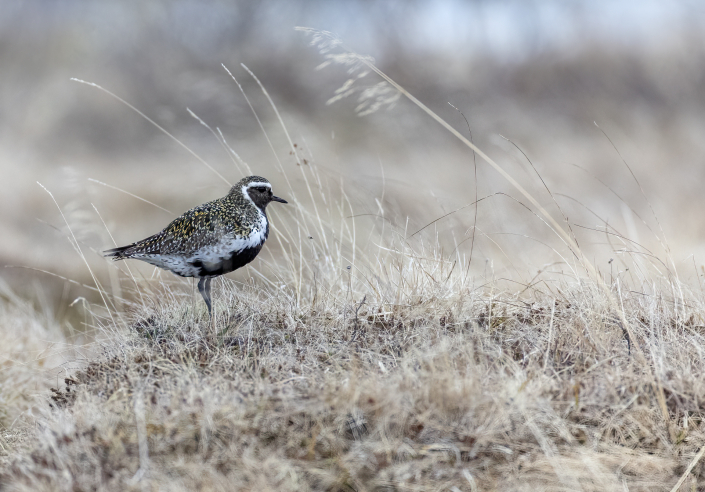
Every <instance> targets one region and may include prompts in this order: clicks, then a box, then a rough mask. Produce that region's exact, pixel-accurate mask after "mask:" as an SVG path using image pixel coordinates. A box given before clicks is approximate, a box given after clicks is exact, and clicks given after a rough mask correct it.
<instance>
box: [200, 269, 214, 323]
mask: <svg viewBox="0 0 705 492" xmlns="http://www.w3.org/2000/svg"><path fill="white" fill-rule="evenodd" d="M198 292H200V293H201V296H203V300H204V301H206V306H208V316H210V315H211V279H210V277H201V278H200V279H199V280H198Z"/></svg>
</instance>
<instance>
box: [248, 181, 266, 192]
mask: <svg viewBox="0 0 705 492" xmlns="http://www.w3.org/2000/svg"><path fill="white" fill-rule="evenodd" d="M246 187H247V188H259V187H264V188H269V189H270V190H271V189H272V185H271V184H270V183H261V182H255V183H248V184H247V186H246ZM244 189H245V187H243V190H244Z"/></svg>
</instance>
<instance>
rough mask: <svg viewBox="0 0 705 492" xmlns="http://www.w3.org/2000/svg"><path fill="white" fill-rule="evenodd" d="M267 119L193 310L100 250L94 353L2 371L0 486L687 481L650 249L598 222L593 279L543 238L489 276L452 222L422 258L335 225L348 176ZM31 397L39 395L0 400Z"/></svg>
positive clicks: (658, 270) (683, 357) (683, 311)
mask: <svg viewBox="0 0 705 492" xmlns="http://www.w3.org/2000/svg"><path fill="white" fill-rule="evenodd" d="M332 47H335V46H332ZM353 59H354V58H344V60H348V61H349V60H353ZM356 60H357V61H358V62H362V63H363V64H365V63H367V62H369V60H367V59H356ZM333 61H335V60H333ZM366 66H369V65H366ZM349 89H350V84H349V85H348V86H346V90H349ZM378 89H379V88H378ZM377 93H381V94H383V98H384V100H383V101H381V102H380V104H382V105H384V104H386V103H388V102H396V98H394V97H393V96H390V92H389V91H388V90H387V89H386V88H385V90H383V91H379V90H378V91H377ZM341 94H342V92H341ZM270 101H271V99H270ZM272 106H273V104H272ZM374 106H375V104H374V103H370V104H365V105H364V106H363V107H362V108H361V109H362V110H363V111H366V110H367V109H369V108H371V107H374ZM275 109H276V108H275ZM253 110H254V109H253ZM277 117H278V119H279V120H280V121H281V123H282V127H283V131H284V132H285V134H286V140H287V141H288V142H289V144H290V151H291V156H292V159H291V161H292V162H281V161H279V162H278V164H279V168H280V171H281V172H282V176H281V177H280V182H283V181H285V182H287V183H292V182H294V181H295V180H298V181H297V182H298V183H299V185H298V186H295V185H291V186H289V188H288V189H286V188H285V189H284V190H283V191H282V192H281V195H282V196H285V197H286V198H287V199H288V200H289V201H290V203H291V205H292V206H291V207H282V208H279V209H276V208H272V210H271V215H270V218H271V219H272V223H273V226H274V228H273V231H272V238H270V239H269V243H268V248H267V249H266V251H265V252H263V254H262V255H261V256H260V258H258V259H257V260H256V262H255V263H253V264H252V266H249V267H247V269H246V270H244V271H242V272H240V273H238V274H237V275H236V278H237V279H238V280H231V279H224V280H219V281H217V282H216V283H215V284H214V293H213V299H214V315H215V318H214V320H215V321H214V323H211V322H210V321H209V319H208V317H207V313H206V311H205V308H204V305H203V303H202V301H201V300H200V298H199V297H198V295H197V294H196V296H195V297H194V292H193V289H192V288H188V282H187V281H184V280H180V279H176V278H175V277H173V276H171V275H167V274H162V273H159V272H155V273H154V274H153V275H152V277H153V278H150V277H149V275H145V272H151V270H144V269H140V268H139V267H137V266H136V265H134V264H132V267H131V269H130V270H129V271H128V270H127V269H126V268H127V266H128V265H127V264H124V263H119V264H114V263H107V262H106V263H104V264H103V266H104V267H105V268H107V271H108V272H111V274H112V281H111V282H105V281H103V284H104V285H111V287H110V288H109V289H107V288H103V287H102V286H101V284H99V283H98V280H97V279H105V278H106V277H108V275H107V274H105V272H97V271H95V270H94V271H93V273H92V275H95V277H94V278H95V279H96V286H97V287H96V288H98V289H100V291H101V294H102V296H103V300H102V301H101V303H100V304H94V305H88V306H86V316H87V317H88V318H87V319H88V325H89V326H90V327H92V328H93V329H94V331H95V333H96V337H95V341H94V342H93V343H92V344H91V345H90V348H91V350H92V351H93V352H94V353H100V355H97V356H92V357H90V358H89V359H88V360H86V361H84V363H83V364H81V367H80V368H79V369H78V370H74V371H70V372H69V373H67V374H66V377H65V378H64V380H63V382H62V384H61V385H60V387H58V388H55V391H53V393H49V392H47V391H46V390H43V389H42V388H41V387H40V388H30V387H29V385H27V384H20V385H17V386H16V388H15V390H16V391H18V392H19V394H20V395H22V396H21V397H15V400H16V401H18V402H20V403H19V404H18V405H17V410H13V413H8V416H10V415H20V416H21V418H19V419H16V420H13V421H12V422H9V420H7V419H5V420H3V421H2V423H3V425H4V429H3V434H2V436H3V437H2V439H3V440H2V449H1V450H0V452H2V462H1V463H0V487H3V488H4V489H7V490H32V491H35V490H47V491H48V490H77V491H78V490H81V491H83V490H169V491H172V490H173V491H178V490H184V491H187V490H188V491H190V490H252V491H270V490H271V491H281V490H297V491H298V490H314V491H317V490H329V491H344V490H346V491H348V490H360V491H362V490H414V491H416V490H419V491H420V490H424V491H425V490H449V491H457V490H471V491H475V490H502V491H504V490H530V491H535V490H571V491H573V490H586V491H587V490H595V491H598V490H599V491H607V490H631V491H637V490H669V489H671V488H672V487H673V486H674V485H675V484H676V483H677V482H678V481H679V479H681V478H683V486H682V487H681V490H697V488H698V487H699V486H702V483H703V479H702V478H701V477H702V475H703V472H704V470H703V466H705V465H703V463H702V462H700V461H699V459H698V456H699V455H698V454H697V453H698V451H699V450H700V449H701V447H702V446H703V443H705V432H704V429H705V428H704V423H703V409H702V406H703V401H705V383H704V382H703V381H702V377H701V375H702V374H703V372H704V371H705V350H704V348H705V345H704V344H703V341H704V338H703V337H704V335H705V306H703V304H702V299H701V294H700V293H698V292H694V291H691V290H690V288H689V286H688V285H687V284H685V283H683V282H681V281H680V280H679V279H678V277H677V276H676V275H675V273H674V271H675V268H673V269H671V266H672V261H671V260H670V259H669V258H668V257H667V255H666V257H665V259H664V260H660V259H657V258H654V257H652V256H649V255H648V254H646V253H645V252H644V251H638V245H637V246H635V245H633V244H632V243H629V242H628V241H627V240H626V239H623V238H620V237H619V236H616V237H615V238H614V240H615V241H616V242H619V241H622V242H623V244H622V246H627V244H628V245H629V248H630V249H629V250H625V251H622V254H621V256H620V260H619V263H620V264H619V266H617V265H616V263H617V262H615V265H614V266H615V270H614V272H610V274H609V275H607V274H602V273H599V272H597V271H595V270H594V269H593V268H592V267H591V266H590V264H589V262H588V261H587V260H586V259H585V252H584V251H582V250H580V249H579V247H578V245H577V244H575V241H574V239H575V238H574V237H573V236H571V235H570V234H569V232H567V231H563V232H556V237H557V238H558V240H556V241H554V242H555V245H552V246H549V249H552V251H553V253H552V254H551V255H550V256H551V258H550V260H551V261H555V260H556V258H557V257H558V258H562V259H560V260H559V261H556V262H555V263H553V264H552V265H549V266H547V267H545V268H543V269H542V271H540V272H539V273H538V274H536V276H535V277H534V278H533V279H532V280H530V281H523V282H520V281H519V280H517V279H514V280H513V282H515V283H509V282H507V281H506V280H502V279H499V278H497V277H496V275H495V272H494V271H493V270H492V268H491V266H490V267H487V268H484V269H482V267H481V266H480V268H478V266H477V265H471V264H469V262H470V256H469V254H468V250H467V248H460V247H459V246H460V245H461V243H463V242H464V243H465V245H466V246H468V245H469V242H468V241H469V239H470V236H469V235H467V237H463V238H461V239H459V240H457V241H456V247H455V248H454V249H453V250H452V251H447V250H444V249H443V248H442V247H441V246H439V244H440V243H439V241H438V236H437V234H436V233H434V232H433V228H428V229H426V230H424V231H422V232H421V233H419V234H417V235H414V234H412V233H413V232H415V231H411V230H409V229H408V226H407V224H405V223H404V220H403V218H402V217H394V216H392V214H391V213H390V212H389V211H387V210H385V209H384V207H383V205H382V204H381V202H380V201H378V202H377V204H378V208H379V210H378V213H376V214H374V218H373V220H368V221H367V222H364V223H362V221H360V220H356V219H354V218H351V216H353V215H355V210H354V207H353V206H352V204H351V200H350V198H349V195H348V193H350V190H349V189H348V188H347V187H346V186H345V185H344V184H336V183H335V182H334V180H332V179H331V178H329V177H327V176H326V175H325V174H324V173H322V172H321V171H320V170H319V168H318V167H317V166H316V165H315V164H314V163H311V162H307V161H304V159H303V158H302V156H301V154H300V153H301V149H300V148H299V147H297V146H295V145H294V144H293V140H292V139H291V138H290V137H289V135H288V133H286V128H285V127H284V125H283V122H284V120H283V118H282V117H280V116H279V114H278V113H277ZM221 143H223V145H225V146H226V148H227V143H226V142H225V141H224V139H223V141H222V142H221ZM233 153H234V152H233ZM291 170H293V172H292V171H291ZM294 173H296V176H294ZM278 193H279V192H278ZM361 193H362V192H361ZM526 193H527V199H528V201H529V202H530V204H538V202H537V201H536V199H535V198H533V196H530V194H528V192H526ZM534 210H536V212H537V214H536V215H534V216H533V217H537V216H538V215H540V214H539V212H541V213H543V214H544V215H545V217H543V219H544V220H545V221H546V222H548V223H550V224H551V225H552V227H553V228H554V229H559V228H561V227H562V224H560V223H558V222H557V221H554V220H553V219H552V218H551V217H550V216H549V215H548V212H545V211H542V208H541V207H535V208H534ZM368 215H371V214H368ZM532 220H533V219H532ZM537 220H538V219H537ZM370 224H371V225H370ZM394 224H397V225H394ZM398 224H402V225H398ZM67 226H68V221H67ZM606 230H609V231H612V232H613V233H615V234H616V232H614V231H613V230H610V229H607V228H606ZM477 234H478V236H477V241H478V245H477V247H480V246H482V245H484V246H491V245H495V246H496V247H497V250H498V251H500V252H501V251H502V249H501V247H500V246H499V245H498V244H497V242H496V241H494V240H493V239H492V238H491V237H489V236H487V235H483V234H482V232H478V233H477ZM71 237H75V236H73V234H72V236H71ZM561 241H562V242H561ZM74 243H75V244H76V246H77V247H76V249H77V250H80V248H79V247H78V243H79V241H78V240H74ZM81 251H82V250H81ZM615 252H616V251H615ZM475 261H477V260H475ZM510 263H511V261H510ZM86 265H88V263H87V262H86ZM610 266H612V264H611V263H610ZM118 268H119V271H118V270H116V269H118ZM478 270H479V271H480V273H478ZM483 270H484V271H483ZM518 276H520V275H518ZM508 285H511V286H512V287H511V288H510V287H508ZM517 285H519V287H516V286H517ZM8 306H11V304H8ZM8 309H9V308H8ZM27 316H29V319H30V320H37V319H41V318H40V316H39V315H38V314H37V313H36V312H32V311H28V312H27ZM45 329H46V328H45ZM13 353H14V352H13ZM31 360H34V359H31ZM74 360H76V359H74ZM76 362H80V361H78V360H76ZM23 370H26V371H27V372H26V374H27V375H34V374H41V373H38V372H36V371H35V370H34V369H33V368H32V367H27V368H25V369H23ZM33 371H34V372H33ZM33 377H34V376H33ZM39 379H41V377H40V378H39ZM42 381H43V382H44V384H46V380H45V379H44V380H42ZM8 395H11V393H9V392H7V390H6V389H4V388H3V390H2V392H0V399H8V398H10V396H8ZM38 395H39V400H37V401H38V402H39V403H38V404H37V405H38V406H40V409H37V410H36V411H33V412H31V413H29V412H26V411H24V410H22V409H21V408H29V403H27V402H29V401H30V400H31V399H32V398H37V396H38ZM32 401H33V400H32ZM689 465H692V469H691V470H690V471H689V472H688V473H684V472H686V470H687V469H688V467H689Z"/></svg>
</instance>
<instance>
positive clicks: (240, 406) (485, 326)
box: [0, 282, 705, 491]
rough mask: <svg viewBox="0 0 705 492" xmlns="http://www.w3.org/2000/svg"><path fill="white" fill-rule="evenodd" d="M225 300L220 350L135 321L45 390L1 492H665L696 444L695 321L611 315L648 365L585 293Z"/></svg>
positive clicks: (597, 300)
mask: <svg viewBox="0 0 705 492" xmlns="http://www.w3.org/2000/svg"><path fill="white" fill-rule="evenodd" d="M430 287H431V286H430V285H426V289H430ZM422 293H423V292H420V293H419V294H422ZM217 294H218V297H219V299H220V301H219V303H218V305H217V309H218V311H219V312H220V314H219V315H218V318H217V323H216V325H215V330H216V331H214V328H213V326H212V325H211V324H210V323H209V321H208V320H207V315H206V313H205V311H204V309H203V308H202V306H198V308H199V309H197V310H196V311H195V312H194V310H193V301H192V300H191V299H190V298H189V297H188V296H187V295H185V294H182V295H181V296H180V297H181V298H178V297H179V296H177V299H176V300H173V301H168V303H167V304H166V305H165V306H163V307H162V308H163V309H162V311H161V312H159V311H155V310H152V309H142V310H139V311H136V312H133V313H131V314H129V315H127V316H126V317H125V320H129V328H128V329H124V330H120V331H119V334H116V335H114V336H113V337H111V340H110V342H109V343H106V344H105V345H104V352H103V354H102V355H101V356H99V357H97V358H95V359H94V360H92V361H91V362H90V363H88V364H87V365H86V366H85V367H84V368H83V369H82V370H80V371H78V372H75V373H73V374H71V375H70V376H68V377H66V378H65V379H64V384H63V385H62V386H61V388H60V389H59V388H56V389H55V391H54V393H53V396H52V397H51V401H49V402H48V405H47V409H45V410H44V412H43V413H42V416H41V417H39V418H37V420H36V426H35V429H34V430H33V432H32V434H33V435H32V436H31V437H28V436H27V432H25V433H24V434H22V439H23V442H22V443H21V444H17V445H16V446H14V445H13V443H12V442H11V441H10V442H9V443H6V444H5V446H6V449H7V446H9V447H10V449H13V448H14V449H13V453H12V454H13V456H12V459H8V456H7V455H6V456H5V466H4V467H3V468H2V475H0V483H3V484H5V485H6V487H7V490H57V489H60V490H97V489H100V490H116V489H119V488H122V487H124V486H128V487H131V488H134V489H135V490H137V489H141V490H341V491H342V490H454V489H453V487H456V488H457V489H459V490H530V489H536V488H537V487H538V488H540V489H542V490H622V489H623V488H624V487H627V488H628V490H663V488H664V487H666V486H669V485H672V484H674V483H675V482H676V481H677V480H678V478H679V476H680V474H682V473H683V471H684V470H685V468H686V466H687V465H688V463H689V462H690V461H691V460H692V458H693V456H694V455H695V454H696V452H697V451H698V448H699V447H700V445H701V443H702V442H703V438H705V435H704V432H703V422H702V416H703V396H704V395H705V384H704V383H703V382H702V378H701V377H700V374H702V372H703V370H705V367H704V366H705V363H704V362H703V361H704V360H705V359H704V358H703V354H702V338H703V331H704V330H705V326H703V323H702V320H701V319H700V314H699V313H702V306H699V305H689V306H687V307H680V308H678V309H677V308H676V307H674V304H673V303H672V302H669V301H667V300H665V299H663V298H658V297H654V296H643V295H640V294H630V295H625V296H622V298H621V301H622V303H623V304H624V309H625V314H626V317H627V319H628V320H629V321H630V322H631V323H633V330H634V334H635V335H636V340H633V341H631V342H632V343H633V344H638V345H639V348H640V349H641V350H642V351H643V352H644V354H645V355H646V356H647V358H648V360H649V362H650V364H649V365H648V366H644V365H642V364H639V363H638V362H637V361H636V359H635V356H634V355H633V348H634V347H632V353H631V354H630V347H629V343H628V340H627V338H626V337H625V334H624V331H623V330H622V328H621V326H620V322H619V321H618V320H617V319H616V318H615V317H614V313H612V312H611V311H610V307H609V306H610V303H609V302H608V300H607V299H606V298H605V296H604V293H603V292H602V291H601V290H599V289H597V288H596V287H594V286H592V287H590V286H583V287H582V288H572V289H571V288H569V287H568V286H566V287H565V289H561V290H560V291H559V295H558V296H555V297H551V296H544V295H541V294H540V293H538V291H535V292H534V293H533V294H532V296H528V297H527V296H523V297H519V296H516V295H512V294H510V293H508V292H496V293H494V294H491V293H488V292H487V291H485V292H483V293H477V292H475V293H473V292H469V291H465V292H457V293H455V294H453V295H447V296H435V295H433V294H434V293H433V292H429V291H426V292H425V294H427V299H428V300H427V301H425V302H423V301H417V302H415V303H411V304H401V305H396V306H390V305H389V304H385V303H379V302H378V301H377V300H374V299H367V300H366V301H365V302H364V303H360V302H359V301H358V302H355V303H350V302H337V301H336V300H334V299H332V298H329V299H328V300H326V301H319V302H317V303H316V304H313V303H312V302H311V299H304V300H303V301H302V302H301V303H300V304H299V305H296V304H294V303H292V302H291V298H290V296H288V295H287V294H286V293H277V292H276V291H267V292H266V294H265V293H263V291H262V289H259V288H254V287H246V286H245V287H242V286H237V285H234V284H233V283H232V282H224V283H223V284H222V285H221V288H220V289H218V292H217ZM530 297H533V299H531V298H530ZM651 371H655V373H656V376H657V378H658V381H659V382H660V384H661V385H662V387H663V391H664V394H665V395H666V405H667V412H668V419H667V420H664V418H663V414H662V412H661V409H660V406H659V400H658V397H657V391H658V389H657V388H656V387H655V386H654V385H653V384H652V381H653V379H652V377H651ZM49 406H50V407H51V408H50V409H49V408H48V407H49ZM18 435H19V434H18ZM27 441H29V442H27ZM702 472H703V470H702V465H700V464H698V465H697V466H696V468H695V470H694V475H693V477H697V476H700V475H701V473H702ZM692 483H693V484H695V483H696V481H695V479H693V482H692Z"/></svg>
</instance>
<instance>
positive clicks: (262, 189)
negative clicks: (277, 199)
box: [255, 186, 267, 193]
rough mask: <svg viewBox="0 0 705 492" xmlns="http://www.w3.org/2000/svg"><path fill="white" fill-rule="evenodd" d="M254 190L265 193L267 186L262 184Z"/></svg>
mask: <svg viewBox="0 0 705 492" xmlns="http://www.w3.org/2000/svg"><path fill="white" fill-rule="evenodd" d="M255 190H257V191H259V192H260V193H267V188H265V187H264V186H258V187H257V188H255Z"/></svg>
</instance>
